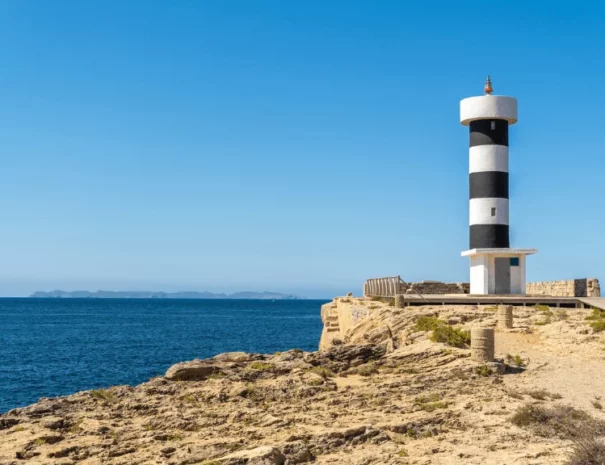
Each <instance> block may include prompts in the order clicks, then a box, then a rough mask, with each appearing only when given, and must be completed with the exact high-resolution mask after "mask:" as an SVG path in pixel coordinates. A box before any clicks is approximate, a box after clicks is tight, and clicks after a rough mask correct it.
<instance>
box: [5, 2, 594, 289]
mask: <svg viewBox="0 0 605 465" xmlns="http://www.w3.org/2000/svg"><path fill="white" fill-rule="evenodd" d="M603 5H604V4H603V2H591V1H588V2H565V3H564V4H563V3H561V4H559V3H557V2H521V1H507V2H501V1H485V0H483V1H480V2H441V1H423V2H403V1H400V2H397V1H386V0H383V1H380V0H378V1H371V2H370V1H344V0H334V1H326V0H305V1H302V0H293V1H287V2H286V1H281V0H280V1H278V0H273V1H269V0H255V1H250V0H225V1H223V0H214V1H211V0H200V1H187V0H165V1H150V0H141V1H124V2H120V1H117V0H116V1H105V0H103V1H92V0H91V1H85V2H83V1H76V0H73V1H67V0H61V1H53V2H49V1H43V0H40V1H26V0H4V1H2V2H0V41H1V43H2V47H1V48H0V154H1V160H2V164H1V165H0V175H1V179H2V182H1V183H0V212H1V218H2V222H1V227H0V295H24V294H28V293H30V292H32V291H34V290H38V289H41V290H49V289H54V288H60V289H67V290H74V289H89V290H95V289H98V288H103V289H118V290H119V289H146V290H149V289H151V290H167V291H172V290H184V289H187V290H209V291H226V292H230V291H236V290H275V291H285V292H295V293H299V294H302V295H306V296H309V297H313V296H326V297H327V296H331V295H333V294H335V293H343V292H346V291H349V290H351V291H354V292H356V293H359V292H360V291H361V284H362V282H363V280H364V279H365V278H368V277H373V276H381V275H396V274H400V275H401V276H402V277H403V278H404V279H406V280H409V281H413V280H421V279H439V280H444V281H468V261H467V259H464V258H462V257H460V252H461V251H462V250H465V249H466V248H467V244H468V132H467V129H466V128H465V127H462V126H461V125H460V124H459V120H458V115H459V113H458V111H459V100H460V99H462V98H464V97H468V96H472V95H478V94H481V92H482V86H483V82H484V79H485V75H486V74H491V76H492V79H493V83H494V88H495V93H496V94H504V95H511V96H514V97H517V98H518V100H519V117H520V121H519V123H518V124H517V125H516V126H514V128H513V129H512V130H511V147H510V149H511V152H510V153H511V161H510V163H511V166H510V173H511V242H512V245H513V246H516V247H536V248H538V249H539V254H538V255H536V256H532V257H530V258H529V261H528V279H529V280H550V279H563V278H574V277H587V276H594V277H597V278H601V279H603V280H605V245H604V237H605V215H603V200H604V199H605V182H604V180H605V175H604V173H605V151H604V149H603V147H604V141H603V137H601V136H599V135H600V134H601V135H602V134H603V133H604V128H603V124H604V118H603V108H605V98H604V94H603V87H604V86H605V36H604V33H603V31H604V30H605V7H604V6H603Z"/></svg>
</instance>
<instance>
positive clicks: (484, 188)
mask: <svg viewBox="0 0 605 465" xmlns="http://www.w3.org/2000/svg"><path fill="white" fill-rule="evenodd" d="M469 196H470V197H469V198H471V199H482V198H489V197H492V198H493V197H496V198H501V199H508V173H505V172H503V171H478V172H476V173H471V174H470V175H469Z"/></svg>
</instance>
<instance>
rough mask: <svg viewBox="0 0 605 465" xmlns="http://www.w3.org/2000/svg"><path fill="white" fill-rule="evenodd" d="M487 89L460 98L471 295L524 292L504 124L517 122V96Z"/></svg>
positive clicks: (523, 261) (522, 260)
mask: <svg viewBox="0 0 605 465" xmlns="http://www.w3.org/2000/svg"><path fill="white" fill-rule="evenodd" d="M484 92H485V94H484V95H481V96H477V97H469V98H465V99H464V100H462V101H461V102H460V123H461V124H462V125H464V126H468V127H469V199H470V200H469V250H466V251H464V252H462V256H463V257H469V259H470V284H471V287H470V293H471V294H525V283H526V277H525V264H526V257H527V255H530V254H534V253H536V252H537V250H536V249H514V248H511V247H510V240H509V194H508V180H509V175H508V158H509V150H508V129H509V127H510V126H512V125H513V124H515V123H516V122H517V100H516V99H515V98H513V97H505V96H501V95H492V92H493V89H492V83H491V79H490V77H489V76H488V77H487V81H486V83H485V89H484Z"/></svg>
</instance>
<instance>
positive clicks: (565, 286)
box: [526, 278, 601, 297]
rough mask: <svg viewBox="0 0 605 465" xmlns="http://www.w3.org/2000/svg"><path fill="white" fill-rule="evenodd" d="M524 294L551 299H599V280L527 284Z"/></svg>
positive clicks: (584, 279)
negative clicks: (549, 297)
mask: <svg viewBox="0 0 605 465" xmlns="http://www.w3.org/2000/svg"><path fill="white" fill-rule="evenodd" d="M526 294H527V295H529V296H532V295H545V296H553V297H601V287H600V285H599V280H598V279H595V278H583V279H569V280H566V281H544V282H540V283H527V288H526Z"/></svg>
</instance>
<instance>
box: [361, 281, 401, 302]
mask: <svg viewBox="0 0 605 465" xmlns="http://www.w3.org/2000/svg"><path fill="white" fill-rule="evenodd" d="M407 287H408V285H407V283H406V282H405V281H403V280H402V279H401V277H400V276H389V277H386V278H372V279H368V280H367V281H366V282H365V283H364V284H363V295H364V296H369V297H395V296H396V295H397V294H403V293H405V290H406V289H407Z"/></svg>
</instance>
